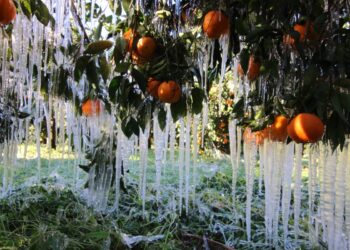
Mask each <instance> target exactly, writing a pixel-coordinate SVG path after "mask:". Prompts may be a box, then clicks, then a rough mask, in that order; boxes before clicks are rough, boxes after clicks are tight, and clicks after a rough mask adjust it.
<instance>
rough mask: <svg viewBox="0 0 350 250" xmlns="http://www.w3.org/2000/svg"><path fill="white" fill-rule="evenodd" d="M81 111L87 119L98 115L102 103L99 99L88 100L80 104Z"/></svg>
mask: <svg viewBox="0 0 350 250" xmlns="http://www.w3.org/2000/svg"><path fill="white" fill-rule="evenodd" d="M81 110H82V113H83V115H85V116H87V117H91V116H95V115H99V114H100V113H101V111H102V103H101V101H100V100H99V99H93V100H92V99H88V100H86V101H85V102H84V103H83V104H82V106H81Z"/></svg>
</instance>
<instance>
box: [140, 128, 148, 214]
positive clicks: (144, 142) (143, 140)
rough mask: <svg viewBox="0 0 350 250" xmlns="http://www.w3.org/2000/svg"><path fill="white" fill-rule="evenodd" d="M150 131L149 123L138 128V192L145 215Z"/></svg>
mask: <svg viewBox="0 0 350 250" xmlns="http://www.w3.org/2000/svg"><path fill="white" fill-rule="evenodd" d="M149 132H150V124H149V123H147V124H146V128H145V131H142V130H140V169H141V174H140V180H141V183H140V185H139V186H140V194H141V199H142V214H143V216H145V213H146V211H145V206H146V180H147V176H146V173H147V160H148V138H149Z"/></svg>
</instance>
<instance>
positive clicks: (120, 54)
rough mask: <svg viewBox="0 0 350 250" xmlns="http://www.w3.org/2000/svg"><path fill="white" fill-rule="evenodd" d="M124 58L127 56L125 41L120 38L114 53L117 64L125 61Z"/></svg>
mask: <svg viewBox="0 0 350 250" xmlns="http://www.w3.org/2000/svg"><path fill="white" fill-rule="evenodd" d="M124 56H125V40H124V38H122V37H118V38H117V39H116V40H115V46H114V51H113V57H114V61H115V64H118V63H119V62H120V61H121V60H123V58H124Z"/></svg>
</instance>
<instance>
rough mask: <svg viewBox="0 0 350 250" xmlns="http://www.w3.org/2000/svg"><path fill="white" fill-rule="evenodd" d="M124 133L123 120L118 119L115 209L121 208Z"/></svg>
mask: <svg viewBox="0 0 350 250" xmlns="http://www.w3.org/2000/svg"><path fill="white" fill-rule="evenodd" d="M123 136H124V134H123V131H122V128H121V121H120V120H119V121H118V132H117V149H116V152H115V201H114V206H113V210H115V211H117V212H118V210H119V198H120V197H119V196H120V178H121V165H122V162H123V161H122V147H123V146H122V145H123V142H122V138H123Z"/></svg>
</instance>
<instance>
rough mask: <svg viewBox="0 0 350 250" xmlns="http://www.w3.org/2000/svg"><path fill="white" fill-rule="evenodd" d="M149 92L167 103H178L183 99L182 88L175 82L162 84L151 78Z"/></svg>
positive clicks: (148, 83) (148, 86)
mask: <svg viewBox="0 0 350 250" xmlns="http://www.w3.org/2000/svg"><path fill="white" fill-rule="evenodd" d="M147 92H148V93H149V94H150V95H151V96H153V97H154V98H156V99H159V100H160V101H161V102H165V103H176V102H178V101H179V100H180V98H181V87H180V85H179V84H178V83H176V82H175V81H164V82H160V81H158V80H156V79H154V78H150V79H148V82H147Z"/></svg>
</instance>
